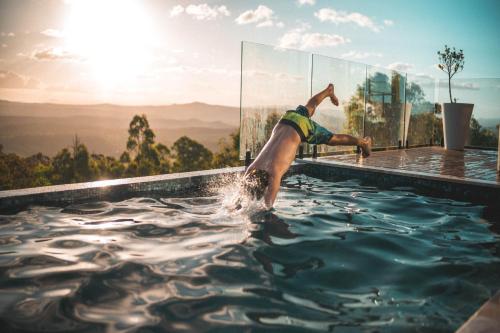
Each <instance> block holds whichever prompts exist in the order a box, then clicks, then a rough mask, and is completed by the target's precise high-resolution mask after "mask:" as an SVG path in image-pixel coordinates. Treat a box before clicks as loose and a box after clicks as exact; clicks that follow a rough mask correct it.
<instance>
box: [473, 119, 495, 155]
mask: <svg viewBox="0 0 500 333" xmlns="http://www.w3.org/2000/svg"><path fill="white" fill-rule="evenodd" d="M469 136H470V145H471V146H478V147H479V146H481V147H493V148H494V147H496V146H497V144H498V138H497V136H496V135H495V132H493V131H492V130H490V129H487V128H482V127H481V125H479V122H478V121H477V120H476V118H474V117H472V118H471V120H470V133H469Z"/></svg>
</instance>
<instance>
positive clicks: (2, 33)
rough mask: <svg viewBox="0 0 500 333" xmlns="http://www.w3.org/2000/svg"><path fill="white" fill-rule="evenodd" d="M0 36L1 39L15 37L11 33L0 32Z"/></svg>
mask: <svg viewBox="0 0 500 333" xmlns="http://www.w3.org/2000/svg"><path fill="white" fill-rule="evenodd" d="M0 36H2V37H15V36H16V34H14V33H13V32H3V31H2V32H0Z"/></svg>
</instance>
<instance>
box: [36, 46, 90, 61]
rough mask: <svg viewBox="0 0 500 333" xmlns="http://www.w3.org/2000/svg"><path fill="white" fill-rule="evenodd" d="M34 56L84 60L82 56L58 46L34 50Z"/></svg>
mask: <svg viewBox="0 0 500 333" xmlns="http://www.w3.org/2000/svg"><path fill="white" fill-rule="evenodd" d="M32 58H33V59H36V60H82V58H81V57H80V56H78V55H76V54H74V53H71V52H68V51H66V50H63V49H61V48H58V47H55V48H48V49H44V50H37V51H34V52H33V54H32Z"/></svg>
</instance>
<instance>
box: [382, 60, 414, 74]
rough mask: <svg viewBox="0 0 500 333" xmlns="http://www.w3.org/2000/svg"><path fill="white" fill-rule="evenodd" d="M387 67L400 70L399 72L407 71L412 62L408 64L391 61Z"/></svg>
mask: <svg viewBox="0 0 500 333" xmlns="http://www.w3.org/2000/svg"><path fill="white" fill-rule="evenodd" d="M387 68H389V69H391V70H394V71H400V72H408V71H410V70H412V69H413V68H414V66H413V65H412V64H408V63H406V62H393V63H392V64H389V65H388V66H387Z"/></svg>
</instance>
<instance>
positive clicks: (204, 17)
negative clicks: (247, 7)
mask: <svg viewBox="0 0 500 333" xmlns="http://www.w3.org/2000/svg"><path fill="white" fill-rule="evenodd" d="M182 13H185V14H186V15H189V16H191V17H192V18H194V19H196V20H199V21H210V20H215V19H216V18H217V17H220V16H230V15H231V13H230V12H229V10H228V9H227V7H226V6H213V7H210V6H209V5H207V4H206V3H202V4H199V5H188V6H186V7H183V6H181V5H177V6H174V7H173V8H172V9H171V10H170V16H171V17H175V16H179V15H181V14H182Z"/></svg>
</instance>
